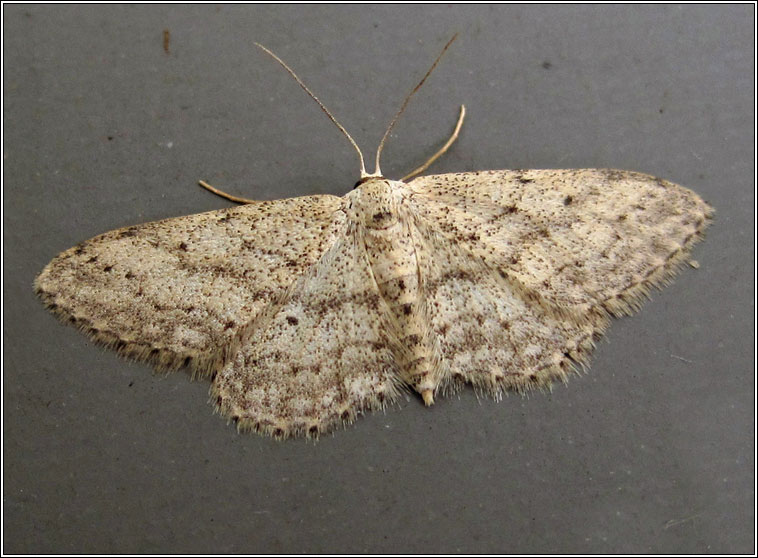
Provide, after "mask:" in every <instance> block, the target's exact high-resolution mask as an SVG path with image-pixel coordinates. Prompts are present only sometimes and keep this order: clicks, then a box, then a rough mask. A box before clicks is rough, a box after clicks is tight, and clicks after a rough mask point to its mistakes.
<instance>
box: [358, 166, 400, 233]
mask: <svg viewBox="0 0 758 558" xmlns="http://www.w3.org/2000/svg"><path fill="white" fill-rule="evenodd" d="M393 184H397V183H396V182H393V181H390V180H387V179H386V178H371V179H369V180H366V181H365V182H363V183H362V184H360V185H359V186H358V187H357V188H356V189H355V190H353V191H352V192H350V194H348V195H349V196H350V198H351V200H350V201H351V203H350V213H351V217H352V218H353V219H354V220H355V221H357V222H360V223H362V224H363V226H365V227H366V228H368V229H387V228H389V227H392V226H393V225H395V224H396V223H397V222H398V207H399V205H400V193H399V191H398V189H397V188H396V187H393Z"/></svg>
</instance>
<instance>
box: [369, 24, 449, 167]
mask: <svg viewBox="0 0 758 558" xmlns="http://www.w3.org/2000/svg"><path fill="white" fill-rule="evenodd" d="M457 38H458V33H456V34H455V35H453V38H452V39H450V40H449V41H448V42H447V44H446V45H445V46H444V47H443V49H442V52H440V53H439V56H437V59H436V60H435V61H434V64H432V66H431V68H429V70H427V72H426V74H424V77H422V78H421V81H419V82H418V85H416V87H414V88H413V91H411V92H410V93H408V96H407V97H406V98H405V100H404V101H403V104H402V106H401V107H400V110H399V111H397V113H396V114H395V116H394V117H393V118H392V121H391V122H390V125H389V126H388V127H387V131H386V132H384V135H383V136H382V141H380V142H379V149H377V150H376V172H375V173H374V174H375V175H379V176H381V174H382V171H381V170H380V169H379V159H380V158H381V156H382V149H384V142H386V141H387V138H388V137H389V135H390V132H391V131H392V128H394V127H395V122H397V119H398V118H400V115H401V114H403V111H405V107H407V106H408V103H409V102H410V100H411V97H413V95H415V94H416V91H418V90H419V89H421V86H422V85H424V82H425V81H426V78H428V77H429V75H430V74H431V73H432V72H433V71H434V68H436V67H437V64H439V62H440V59H441V58H442V56H443V55H444V54H445V52H446V51H447V49H448V48H450V45H452V44H453V42H454V41H455V39H457Z"/></svg>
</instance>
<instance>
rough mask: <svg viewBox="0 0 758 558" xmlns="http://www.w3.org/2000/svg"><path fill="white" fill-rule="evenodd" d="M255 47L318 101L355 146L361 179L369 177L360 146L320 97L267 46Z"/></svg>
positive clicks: (257, 44)
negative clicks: (359, 163) (359, 162)
mask: <svg viewBox="0 0 758 558" xmlns="http://www.w3.org/2000/svg"><path fill="white" fill-rule="evenodd" d="M255 46H257V47H258V48H260V49H261V50H262V51H263V52H265V53H266V54H268V55H269V56H270V57H271V58H273V59H274V60H276V61H277V62H279V64H281V66H282V67H283V68H284V69H285V70H287V72H289V74H290V75H291V76H292V77H293V78H295V81H296V82H297V83H298V85H299V86H300V87H302V88H303V90H304V91H305V92H306V93H308V95H310V97H311V99H313V100H314V101H316V103H318V106H320V107H321V110H323V111H324V113H325V114H326V115H327V116H328V117H329V120H331V121H332V122H333V123H334V125H335V126H337V128H339V129H340V132H342V133H343V134H344V135H345V137H346V138H347V139H348V140H350V143H351V144H352V145H353V147H354V148H355V150H356V151H357V152H358V157H359V158H360V160H361V178H365V177H367V176H369V174H368V173H367V172H366V165H365V163H364V162H363V153H361V150H360V148H359V147H358V144H357V143H355V140H354V139H353V138H352V137H351V136H350V134H348V133H347V130H345V128H344V127H343V126H342V124H340V123H339V122H338V121H337V119H336V118H334V116H332V113H331V112H329V110H328V109H327V108H326V107H325V106H324V104H323V103H322V102H321V101H319V100H318V97H316V95H314V94H313V92H312V91H311V90H310V89H308V86H307V85H305V84H304V83H303V81H302V80H301V79H300V78H299V77H298V76H297V74H296V73H295V72H294V71H293V70H292V68H290V67H289V66H287V64H286V63H285V62H284V60H282V59H281V58H279V57H278V56H277V55H276V54H274V53H273V52H271V51H270V50H269V49H267V48H266V47H265V46H263V45H262V44H260V43H255Z"/></svg>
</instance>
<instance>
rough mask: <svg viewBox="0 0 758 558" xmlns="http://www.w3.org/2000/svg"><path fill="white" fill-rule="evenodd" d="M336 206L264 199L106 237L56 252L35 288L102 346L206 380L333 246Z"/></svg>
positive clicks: (336, 201)
mask: <svg viewBox="0 0 758 558" xmlns="http://www.w3.org/2000/svg"><path fill="white" fill-rule="evenodd" d="M341 204H342V201H341V198H338V197H334V196H308V197H301V198H290V199H283V200H275V201H264V202H256V203H253V204H249V205H244V206H240V207H235V208H230V209H223V210H219V211H212V212H208V213H201V214H197V215H189V216H186V217H178V218H173V219H166V220H163V221H156V222H153V223H146V224H142V225H137V226H133V227H127V228H123V229H119V230H115V231H111V232H108V233H105V234H102V235H100V236H97V237H95V238H93V239H91V240H88V241H85V242H82V243H81V244H79V245H78V246H75V247H74V248H71V249H70V250H67V251H65V252H63V253H61V254H60V255H58V256H57V257H56V258H55V259H53V260H52V261H51V262H50V264H48V265H47V267H45V269H44V270H43V271H42V273H40V275H39V276H38V277H37V279H36V281H35V289H36V291H37V294H38V295H39V296H40V297H41V298H42V300H43V301H44V302H45V304H46V305H47V306H48V307H49V308H50V309H51V310H53V311H54V312H55V313H56V315H57V316H58V317H60V318H61V319H62V320H64V321H68V322H71V323H73V324H74V325H76V326H78V327H79V329H81V330H83V331H84V332H85V333H87V334H89V335H90V336H91V337H92V338H93V339H95V340H96V341H97V342H99V343H101V344H104V345H106V346H109V347H111V348H114V349H116V350H118V351H119V352H120V353H122V354H124V355H126V356H130V357H133V358H137V359H140V360H146V361H150V362H151V363H152V364H154V365H156V366H157V367H159V368H164V369H165V368H175V367H178V366H182V365H191V366H192V367H193V368H194V370H195V371H197V372H199V373H205V372H207V371H208V367H209V366H210V359H211V358H212V356H213V353H214V351H216V350H217V349H218V348H219V347H220V346H223V345H225V344H227V343H228V342H229V340H230V339H231V338H232V336H233V335H234V334H235V333H236V332H237V331H238V330H239V329H240V328H241V327H242V326H244V325H245V324H247V323H248V322H249V321H250V320H251V319H252V317H253V316H255V315H256V314H257V313H258V312H260V310H261V309H262V308H264V307H266V306H267V305H268V304H270V303H271V302H272V301H275V300H276V299H277V297H278V296H280V295H281V294H282V293H283V292H284V291H285V290H286V289H287V287H289V286H290V285H291V284H292V282H293V281H294V280H296V279H297V277H299V276H300V275H301V274H303V273H304V272H306V271H307V270H308V269H309V268H311V266H313V265H314V264H315V263H316V262H318V261H319V259H320V258H321V256H322V255H323V254H324V252H325V251H326V250H327V249H328V248H329V247H330V246H331V245H332V244H333V243H334V242H335V241H336V239H337V234H338V232H339V231H340V230H341V229H342V227H343V224H344V221H345V214H344V212H343V211H341Z"/></svg>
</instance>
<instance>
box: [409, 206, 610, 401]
mask: <svg viewBox="0 0 758 558" xmlns="http://www.w3.org/2000/svg"><path fill="white" fill-rule="evenodd" d="M415 237H416V238H415V244H416V247H417V248H416V252H417V255H418V262H419V276H420V278H421V291H422V297H423V301H424V307H425V312H426V314H427V316H426V319H427V323H428V329H429V332H430V335H429V337H430V338H431V339H433V340H434V343H435V348H436V352H437V353H438V355H439V356H441V357H442V358H441V359H439V361H438V366H439V367H440V370H438V371H437V373H436V374H435V375H436V376H438V377H440V378H442V379H443V380H442V382H441V384H440V386H439V388H438V390H439V389H441V390H442V391H445V390H446V388H449V387H453V388H455V387H457V386H459V385H460V384H461V383H463V382H468V383H471V384H473V385H474V387H476V388H479V389H483V390H485V391H487V392H488V393H490V394H493V395H495V396H498V395H500V394H501V393H502V391H503V390H505V389H512V390H517V391H524V390H528V389H531V388H535V387H541V388H545V387H548V386H549V385H550V383H551V382H552V381H554V380H556V379H563V380H565V379H566V377H567V375H568V373H569V372H571V371H573V370H575V368H576V367H577V366H578V365H584V364H585V363H586V362H587V359H588V357H589V355H590V352H591V350H592V348H593V347H594V341H595V340H596V339H597V338H598V336H599V335H600V334H601V333H602V331H603V329H604V328H605V327H606V325H607V318H606V317H605V316H603V315H602V314H600V313H595V314H588V315H587V316H584V317H583V319H581V320H578V319H573V318H571V317H567V316H559V315H557V314H556V313H555V311H554V309H553V308H552V307H551V306H550V305H544V304H543V303H542V301H541V300H540V299H539V297H537V296H534V294H533V293H531V292H530V291H528V290H524V289H523V288H522V287H521V285H520V283H519V282H518V281H515V280H514V279H512V278H511V277H509V276H508V275H507V274H505V273H502V272H499V271H498V270H496V269H495V268H492V267H490V266H488V265H487V264H486V263H485V262H484V261H483V260H482V259H481V258H480V257H478V256H475V255H472V254H471V253H470V252H469V251H468V250H467V249H466V248H464V247H462V246H459V245H458V244H457V243H456V242H454V241H451V240H450V238H448V237H447V236H446V235H444V234H443V233H442V232H441V231H439V229H438V228H437V227H436V225H435V224H434V223H430V222H425V221H424V219H423V218H417V219H416V228H415Z"/></svg>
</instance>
